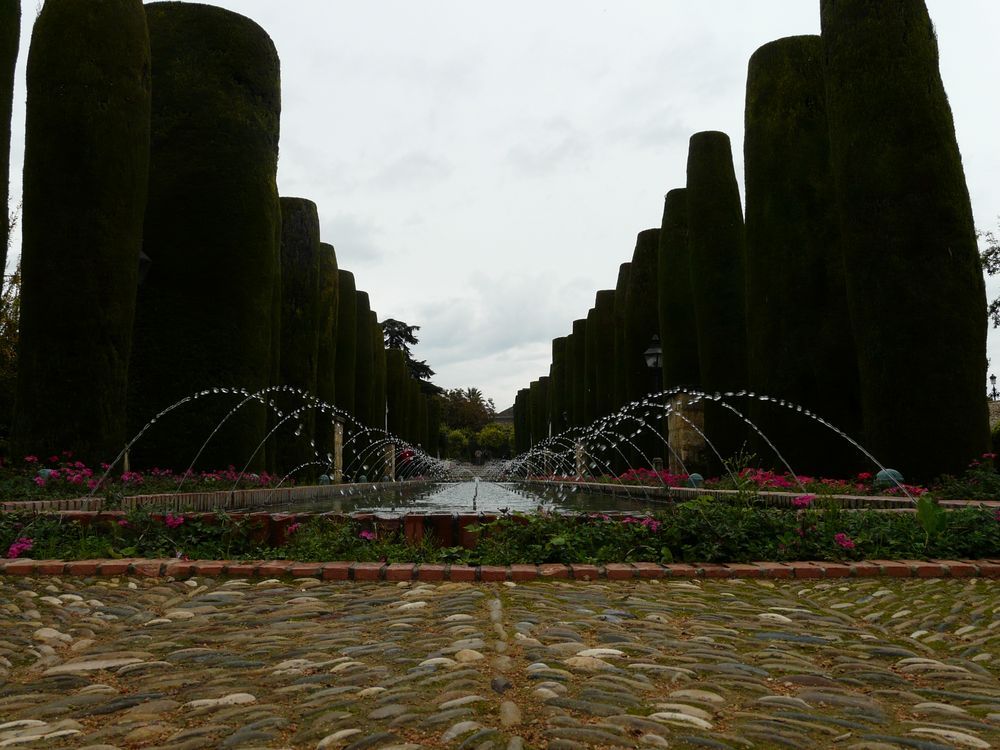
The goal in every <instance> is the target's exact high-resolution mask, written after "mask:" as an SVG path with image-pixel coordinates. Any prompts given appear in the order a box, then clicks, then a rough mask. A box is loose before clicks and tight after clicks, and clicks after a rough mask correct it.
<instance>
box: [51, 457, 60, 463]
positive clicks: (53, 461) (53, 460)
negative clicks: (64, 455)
mask: <svg viewBox="0 0 1000 750" xmlns="http://www.w3.org/2000/svg"><path fill="white" fill-rule="evenodd" d="M49 463H50V464H57V463H59V456H49Z"/></svg>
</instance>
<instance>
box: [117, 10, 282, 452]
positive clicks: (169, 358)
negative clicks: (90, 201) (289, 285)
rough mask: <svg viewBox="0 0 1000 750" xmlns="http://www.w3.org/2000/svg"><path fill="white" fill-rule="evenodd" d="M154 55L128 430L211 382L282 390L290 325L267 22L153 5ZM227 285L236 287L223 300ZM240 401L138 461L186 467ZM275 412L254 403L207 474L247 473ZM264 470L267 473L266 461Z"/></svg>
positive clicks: (277, 106)
mask: <svg viewBox="0 0 1000 750" xmlns="http://www.w3.org/2000/svg"><path fill="white" fill-rule="evenodd" d="M145 11H146V21H147V23H148V26H149V35H150V45H151V51H152V71H153V72H152V75H153V81H152V88H153V91H154V93H153V102H152V138H151V143H150V170H149V204H148V207H147V210H146V215H145V224H144V231H143V252H144V253H145V254H146V255H147V256H148V257H149V258H150V260H151V265H150V266H149V272H148V274H147V276H146V278H145V280H144V281H143V282H142V283H141V285H140V286H139V291H138V298H137V303H136V317H135V336H134V348H133V354H132V362H131V366H130V370H129V424H130V431H133V430H138V429H139V428H141V427H142V425H143V424H145V423H146V421H147V420H148V419H149V417H151V416H152V415H153V414H155V413H156V412H157V411H159V410H160V409H162V408H163V407H165V406H166V405H168V404H169V403H171V401H174V400H176V399H179V398H182V397H184V396H187V395H190V394H191V393H193V392H195V391H198V390H201V389H205V388H210V387H213V386H225V385H232V386H242V387H244V388H246V389H248V390H250V391H257V390H261V389H263V388H265V387H266V386H268V385H270V384H272V383H273V379H274V378H275V376H276V375H277V372H278V369H277V368H278V366H280V361H276V359H277V356H278V353H277V349H278V348H279V347H278V345H277V344H278V339H279V337H280V326H278V327H277V328H273V326H275V325H276V322H277V320H276V319H277V317H278V312H279V311H278V310H276V309H275V303H276V302H277V301H278V299H279V298H280V290H276V289H275V281H276V279H279V278H280V254H279V247H280V232H281V208H280V205H279V202H278V190H277V186H276V182H275V176H276V173H277V165H278V134H279V116H280V112H281V90H280V80H279V64H278V55H277V52H276V51H275V49H274V44H273V43H272V42H271V40H270V38H269V37H268V36H267V34H266V33H265V32H264V30H263V29H261V28H260V26H258V25H257V24H255V23H254V22H253V21H251V20H250V19H248V18H245V17H243V16H241V15H238V14H236V13H232V12H231V11H227V10H223V9H222V8H215V7H211V6H207V5H194V4H188V3H156V4H152V5H147V6H145ZM220 289H226V290H234V292H238V293H232V294H228V295H227V296H226V301H225V304H220V302H219V299H220V298H219V294H220ZM234 405H235V403H234V401H233V400H232V399H228V400H223V399H221V398H216V397H212V398H209V399H201V400H199V402H198V404H197V405H196V406H195V407H185V408H184V410H183V411H178V412H175V413H174V414H173V415H171V417H170V418H169V419H168V420H165V421H164V423H163V424H162V426H160V427H158V428H157V429H155V430H153V431H151V432H150V433H149V434H148V435H147V436H146V437H145V438H143V440H142V441H140V442H139V443H138V444H137V445H136V449H135V451H134V454H133V457H132V458H133V464H136V465H146V466H149V465H154V464H159V465H161V466H163V465H167V466H171V465H172V466H178V467H181V468H183V467H186V466H187V464H188V463H189V462H190V460H191V458H192V457H193V455H194V453H195V451H196V450H197V449H198V446H199V445H200V444H201V443H202V442H203V441H204V439H205V438H207V437H208V435H209V434H210V433H211V431H212V430H213V429H214V428H215V426H216V425H217V424H218V423H219V421H220V419H222V417H223V416H225V414H226V413H227V412H228V411H229V410H230V408H231V407H233V406H234ZM266 420H267V417H266V412H265V410H264V409H263V408H261V407H259V406H257V405H253V404H251V405H248V406H245V407H243V408H242V409H241V410H240V412H238V413H237V414H236V415H234V416H233V417H230V418H229V420H228V421H227V422H226V426H225V427H224V428H223V430H222V431H221V432H220V433H219V434H218V435H216V437H215V438H214V439H213V442H212V443H211V444H210V445H209V447H208V449H207V450H206V452H205V453H204V454H203V456H202V459H201V461H200V465H201V466H202V467H205V468H216V467H219V466H225V465H227V464H230V463H232V464H238V465H240V466H242V465H243V464H244V463H246V461H247V460H248V459H249V458H250V456H251V454H252V452H253V451H254V450H255V449H256V447H257V445H258V444H259V442H260V441H261V439H262V438H263V437H264V434H265V426H266ZM257 458H258V460H257V461H256V462H255V464H252V465H251V466H252V468H259V467H260V466H262V465H263V461H262V460H261V459H262V456H261V455H260V454H258V457H257Z"/></svg>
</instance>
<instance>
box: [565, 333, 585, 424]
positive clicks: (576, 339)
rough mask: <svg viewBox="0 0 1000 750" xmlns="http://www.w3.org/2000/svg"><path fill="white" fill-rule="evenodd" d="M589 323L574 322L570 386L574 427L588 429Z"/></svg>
mask: <svg viewBox="0 0 1000 750" xmlns="http://www.w3.org/2000/svg"><path fill="white" fill-rule="evenodd" d="M586 384H587V321H586V319H583V318H581V319H580V320H574V321H573V375H572V382H571V383H570V384H569V385H570V387H571V388H572V390H573V404H572V411H571V412H570V413H571V414H572V415H573V425H574V426H575V427H586V426H587V425H588V424H590V422H589V420H588V419H587V398H586Z"/></svg>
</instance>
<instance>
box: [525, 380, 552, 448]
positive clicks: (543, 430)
mask: <svg viewBox="0 0 1000 750" xmlns="http://www.w3.org/2000/svg"><path fill="white" fill-rule="evenodd" d="M528 401H529V410H530V417H529V420H530V423H531V444H532V445H537V444H538V443H540V442H541V441H542V440H544V439H545V438H547V437H548V436H549V377H548V376H547V375H546V376H543V377H541V378H539V379H538V380H535V381H534V382H532V384H531V387H530V389H529V390H528Z"/></svg>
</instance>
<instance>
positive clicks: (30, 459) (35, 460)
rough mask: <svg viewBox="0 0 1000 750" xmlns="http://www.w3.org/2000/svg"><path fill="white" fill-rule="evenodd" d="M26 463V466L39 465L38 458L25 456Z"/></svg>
mask: <svg viewBox="0 0 1000 750" xmlns="http://www.w3.org/2000/svg"><path fill="white" fill-rule="evenodd" d="M24 463H26V464H37V463H38V456H25V457H24Z"/></svg>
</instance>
